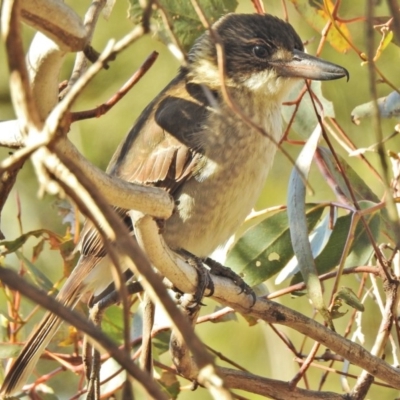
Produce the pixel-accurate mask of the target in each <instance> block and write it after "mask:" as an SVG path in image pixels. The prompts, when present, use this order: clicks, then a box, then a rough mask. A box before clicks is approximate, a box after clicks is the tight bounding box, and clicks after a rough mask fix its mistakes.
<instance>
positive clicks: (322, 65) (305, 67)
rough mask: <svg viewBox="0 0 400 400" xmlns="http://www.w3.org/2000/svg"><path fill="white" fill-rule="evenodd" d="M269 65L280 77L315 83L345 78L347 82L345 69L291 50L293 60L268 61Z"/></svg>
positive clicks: (347, 75)
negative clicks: (310, 80)
mask: <svg viewBox="0 0 400 400" xmlns="http://www.w3.org/2000/svg"><path fill="white" fill-rule="evenodd" d="M269 64H270V65H273V66H274V67H275V69H276V71H277V73H278V75H280V76H286V77H290V78H303V79H313V80H316V81H331V80H334V79H339V78H343V77H344V76H346V77H347V80H349V72H348V71H347V69H345V68H343V67H340V66H339V65H336V64H333V63H330V62H328V61H325V60H321V59H320V58H317V57H314V56H310V55H309V54H307V53H304V52H303V51H300V50H293V58H292V59H291V60H275V61H270V62H269Z"/></svg>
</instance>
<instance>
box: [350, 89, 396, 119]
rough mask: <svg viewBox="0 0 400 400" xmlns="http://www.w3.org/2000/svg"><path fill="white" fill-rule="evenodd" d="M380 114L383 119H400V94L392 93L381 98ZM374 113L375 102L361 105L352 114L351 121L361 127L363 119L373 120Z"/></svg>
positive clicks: (379, 104)
mask: <svg viewBox="0 0 400 400" xmlns="http://www.w3.org/2000/svg"><path fill="white" fill-rule="evenodd" d="M377 103H378V112H379V115H380V116H381V117H382V118H399V117H400V94H399V92H396V91H394V92H392V93H390V94H389V95H387V96H386V97H381V98H379V99H378V101H377ZM373 113H374V102H373V101H370V102H368V103H364V104H360V105H358V106H357V107H355V108H354V109H353V111H352V112H351V120H352V121H353V122H354V123H355V124H357V125H359V124H360V123H361V119H364V118H371V117H372V116H373Z"/></svg>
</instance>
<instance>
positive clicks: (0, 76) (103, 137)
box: [0, 0, 399, 400]
mask: <svg viewBox="0 0 400 400" xmlns="http://www.w3.org/2000/svg"><path fill="white" fill-rule="evenodd" d="M66 3H68V4H70V5H71V6H72V7H73V8H74V9H75V10H76V11H77V12H78V13H79V14H80V15H82V16H83V15H84V13H85V11H86V9H87V7H88V5H89V1H81V0H79V1H78V0H75V1H66ZM264 3H265V6H266V11H267V12H269V13H271V14H275V15H277V16H281V17H283V11H282V6H281V2H280V1H278V0H275V1H265V2H264ZM127 7H128V4H127V2H126V1H117V2H116V5H115V7H114V10H113V13H112V15H111V18H110V20H109V21H106V20H104V19H103V18H100V21H99V23H98V25H97V29H96V32H95V35H94V40H93V46H94V47H95V48H96V49H97V50H98V51H101V50H102V49H103V48H104V47H105V45H106V43H107V41H108V40H109V39H111V38H116V39H118V38H121V37H122V36H123V35H124V34H125V33H127V32H128V31H129V30H130V29H132V23H131V22H130V21H129V20H128V19H127V17H126V15H127ZM287 7H288V12H289V21H290V22H291V24H292V25H293V26H294V27H295V29H296V30H297V32H298V33H299V34H300V36H301V37H302V39H303V40H304V41H309V42H310V43H309V44H308V45H307V50H308V52H309V53H310V54H315V51H316V49H317V46H318V43H319V39H320V36H319V34H318V33H317V32H315V31H314V30H313V29H312V28H310V27H309V26H308V25H307V24H306V23H305V21H304V20H303V18H302V17H301V16H300V15H299V14H298V13H297V11H296V10H295V9H294V7H293V6H292V4H291V3H290V2H287ZM365 7H366V4H365V2H364V1H357V2H342V5H341V8H340V14H341V15H342V16H343V17H346V18H351V17H355V16H359V15H363V13H364V9H365ZM237 12H253V8H252V4H251V1H250V0H240V1H239V7H238V9H237ZM375 12H376V15H379V16H386V15H389V12H388V10H387V8H386V4H385V2H383V1H382V2H379V4H378V5H377V7H376V8H375ZM349 28H350V31H351V34H352V38H353V41H354V43H355V44H356V45H357V47H358V48H360V49H362V51H366V46H365V26H364V23H363V22H357V23H353V24H350V25H349ZM33 33H34V32H33V30H31V29H30V28H29V27H26V26H24V40H25V48H26V49H27V48H28V46H29V42H30V40H31V38H32V35H33ZM378 41H379V35H378V33H377V34H376V43H378ZM153 50H156V51H158V52H159V53H160V55H159V58H158V60H157V62H156V63H155V65H154V66H153V67H152V68H151V69H150V71H149V72H148V73H147V74H146V75H145V77H144V78H143V79H142V80H141V81H140V82H139V83H138V84H137V85H136V86H135V87H134V88H133V89H132V90H131V91H130V92H129V93H128V94H127V96H126V97H125V98H124V99H123V100H122V101H120V102H119V103H118V105H117V106H116V107H114V108H113V109H112V110H111V111H109V112H108V113H107V114H106V115H104V116H102V117H101V119H100V120H98V119H93V120H88V121H82V122H79V123H76V124H74V125H73V126H72V129H71V132H70V134H69V137H70V139H71V140H72V141H73V143H74V144H75V145H76V146H77V147H78V148H79V149H80V151H81V152H82V153H83V154H84V155H85V156H86V157H87V158H88V159H89V160H90V161H91V162H93V163H94V164H95V165H97V166H99V167H100V168H102V169H105V168H106V166H107V164H108V161H109V160H110V158H111V156H112V154H113V152H114V150H115V148H116V146H117V145H118V143H119V142H120V141H121V140H122V139H123V137H124V136H125V134H126V133H127V132H128V130H129V129H130V128H131V127H132V125H133V123H134V121H135V119H136V118H137V117H138V115H139V113H140V112H141V110H142V109H143V108H144V107H145V106H146V105H147V104H148V102H149V101H150V100H151V99H152V98H153V97H154V96H155V95H156V94H157V93H158V92H159V91H160V90H161V89H162V88H163V87H164V86H165V85H166V84H167V83H168V82H169V81H170V80H171V78H173V77H174V75H175V73H176V71H177V69H178V68H179V63H178V61H177V60H176V59H175V58H174V57H173V56H172V55H171V54H170V53H169V52H168V50H166V48H165V46H164V45H163V44H161V43H160V42H158V41H156V40H155V39H153V38H151V37H150V36H147V37H144V38H142V39H141V40H139V41H138V42H137V43H135V44H133V45H132V46H131V47H129V48H128V49H127V50H125V51H124V52H123V53H121V54H120V55H119V56H118V58H117V60H116V61H114V62H112V63H111V68H110V69H109V70H107V71H102V72H101V73H100V74H99V75H98V76H97V77H96V78H95V79H94V80H93V81H92V83H91V84H90V85H89V87H88V88H87V89H85V91H84V93H83V94H82V96H80V98H79V101H78V102H77V103H76V104H75V106H74V110H86V109H90V108H93V107H95V106H97V105H99V104H101V103H103V102H105V101H106V100H107V99H108V98H109V97H111V96H112V95H113V94H114V93H115V92H116V91H117V90H118V89H119V88H120V87H121V86H122V84H123V83H124V82H125V81H126V80H127V79H128V78H129V77H130V76H131V75H132V74H133V72H134V71H135V70H136V69H137V67H138V66H139V65H140V64H141V63H142V62H143V60H144V59H145V58H146V57H147V56H148V55H149V54H150V53H151V52H152V51H153ZM398 52H399V49H398V47H396V46H395V45H393V44H391V45H389V47H388V48H387V49H386V50H385V52H384V53H383V55H382V56H381V58H380V59H379V60H378V62H377V65H378V67H379V68H380V70H381V71H382V72H383V73H384V75H385V76H386V77H387V78H388V79H389V80H390V81H391V82H392V83H394V85H396V86H397V85H398V79H399V75H398V57H399V54H398ZM321 56H322V57H323V58H325V59H327V60H329V61H332V62H335V63H337V64H340V65H342V66H344V67H345V68H347V69H348V71H349V72H350V81H349V82H348V83H346V81H345V80H339V81H334V82H327V83H324V84H323V91H324V95H325V96H326V97H327V98H328V99H329V100H331V101H333V103H334V105H335V112H336V118H337V120H338V122H339V124H340V125H341V126H342V127H343V129H344V131H345V132H346V133H347V134H348V135H349V136H350V137H351V138H352V140H353V141H354V142H355V143H356V145H357V146H358V147H367V146H369V145H371V144H373V143H375V142H376V137H375V133H374V132H373V130H372V124H370V123H369V122H368V121H363V122H362V123H361V125H360V126H355V125H354V124H352V123H351V121H350V113H351V110H352V109H353V108H354V107H355V106H357V105H358V104H361V103H364V102H367V101H369V100H370V95H369V93H370V91H369V85H368V71H367V67H366V66H362V65H361V63H360V59H359V57H358V56H357V54H355V52H353V51H350V52H348V54H339V53H337V52H336V51H335V50H333V49H332V48H331V47H330V46H329V44H326V45H325V47H324V50H323V52H322V54H321ZM73 61H74V56H73V55H70V56H69V57H68V60H67V62H66V63H65V66H64V70H63V76H62V77H61V79H60V80H63V79H67V78H68V76H69V73H70V71H71V68H72V66H73ZM391 91H392V89H390V88H389V87H388V86H387V85H384V84H382V85H378V93H379V96H385V95H387V94H388V93H390V92H391ZM13 118H14V113H13V109H12V105H11V103H10V95H9V87H8V70H7V63H6V58H5V52H4V45H3V44H1V46H0V120H7V119H13ZM394 124H395V123H394V122H393V120H391V121H390V120H389V121H388V120H386V121H383V123H382V129H383V133H384V136H386V135H389V134H390V133H391V132H392V131H393V126H394ZM291 138H292V139H299V138H298V137H297V136H296V135H295V134H293V135H292V136H291ZM398 147H399V139H394V140H392V141H391V142H389V144H388V146H387V148H389V149H391V150H393V151H396V150H397V149H398ZM285 148H286V149H287V150H288V151H289V152H290V154H292V156H293V157H295V156H296V154H298V152H299V151H300V150H301V147H300V146H293V145H288V144H285ZM336 148H337V149H338V151H339V152H340V153H341V154H343V155H345V154H344V153H343V152H342V151H341V150H339V146H336ZM0 152H1V154H0V156H1V157H2V158H4V157H6V156H7V154H8V153H9V150H8V149H0ZM367 157H368V159H369V160H370V161H371V163H372V164H373V165H375V166H377V168H378V170H379V168H380V166H379V162H378V161H379V160H378V157H377V155H376V154H375V153H368V154H367ZM346 158H348V157H346ZM349 162H350V163H351V165H352V166H353V168H354V169H355V170H356V171H357V172H358V173H359V174H360V176H361V177H362V178H363V179H365V181H366V182H367V183H368V184H369V185H370V186H371V187H372V188H373V189H374V190H375V192H376V193H377V194H378V195H379V196H382V193H383V189H382V187H381V186H380V185H379V183H378V182H377V180H376V179H375V178H374V176H372V175H371V174H370V173H369V171H368V170H366V168H365V165H363V163H362V162H361V161H359V160H358V159H350V160H349ZM291 169H292V165H291V163H290V161H289V160H287V158H286V157H284V156H283V155H282V154H281V153H278V155H277V157H276V162H275V165H274V167H273V170H272V172H271V174H270V176H269V178H268V181H267V184H266V186H265V189H264V191H263V195H262V197H261V198H260V200H259V202H258V204H257V208H258V209H261V208H264V207H269V206H275V205H279V204H285V203H286V201H287V199H286V196H287V183H288V178H289V175H290V172H291ZM310 182H311V185H312V187H313V189H314V192H315V193H314V195H313V196H312V197H310V198H309V200H310V201H313V202H316V201H320V200H333V199H334V197H333V195H332V193H331V191H330V189H329V188H328V186H327V184H326V182H325V181H324V179H323V178H322V177H321V176H320V174H319V173H318V171H316V169H315V168H314V169H313V170H312V173H311V176H310ZM37 191H38V185H37V180H36V177H35V174H34V172H33V169H32V166H31V164H30V163H26V164H25V166H24V168H23V170H22V171H21V173H20V174H19V178H18V181H17V184H16V185H15V188H14V190H13V191H12V193H11V195H10V197H9V199H8V202H7V204H6V206H5V208H4V211H3V214H2V221H1V222H2V225H1V228H2V231H3V232H4V234H5V235H6V238H7V239H9V240H11V239H13V238H16V237H17V236H19V234H20V227H19V224H18V219H17V214H18V202H19V203H20V211H21V220H22V224H23V231H24V232H27V231H29V230H33V229H38V228H46V229H50V230H53V231H55V232H58V233H60V234H61V235H62V234H63V233H64V232H65V230H66V227H65V225H62V222H61V217H60V216H59V215H58V210H57V207H55V205H54V203H55V200H56V199H55V198H53V197H51V196H45V198H43V199H38V197H37ZM33 244H35V239H30V241H29V242H28V244H27V245H26V246H25V255H26V256H27V257H28V258H29V257H30V256H31V253H30V252H31V248H30V245H33ZM6 263H7V265H9V266H14V267H18V265H19V261H18V260H17V258H16V257H15V256H13V255H11V256H9V257H7V260H6ZM37 266H38V267H40V268H41V269H43V270H44V271H45V273H46V275H47V276H48V277H49V278H50V279H51V280H53V281H56V280H58V279H59V278H60V276H61V268H62V261H61V258H60V256H59V255H58V253H57V252H56V251H46V252H44V253H43V254H42V255H41V257H40V258H39V260H38V261H37ZM343 283H344V284H346V285H347V286H350V287H354V288H357V282H356V281H355V278H354V277H348V278H347V277H346V278H344V282H343ZM285 285H286V283H283V284H282V285H280V287H284V286H285ZM268 286H269V288H270V290H274V289H275V286H274V284H273V280H271V282H268ZM327 289H329V285H328V287H327ZM328 293H329V291H328ZM278 301H280V302H282V303H283V304H285V305H287V306H289V307H291V308H294V309H296V310H299V311H301V312H303V313H304V314H306V315H308V316H312V308H311V307H310V305H309V304H308V301H307V298H306V297H302V298H297V299H292V298H290V297H289V296H286V297H283V298H281V299H279V300H278ZM205 302H206V304H207V307H204V311H203V313H206V312H210V311H211V310H212V309H213V307H215V305H216V304H214V303H213V302H212V301H211V300H209V299H206V301H205ZM365 306H366V308H367V310H368V313H366V315H365V317H364V320H363V330H364V333H365V334H366V343H365V346H366V348H367V349H369V348H370V346H371V345H372V343H373V340H374V339H375V336H376V333H377V328H378V326H376V324H377V319H376V318H375V319H374V318H372V316H374V315H376V313H379V310H378V308H377V306H376V305H375V303H374V302H372V301H371V300H367V302H366V304H365ZM28 307H29V305H28ZM0 311H1V312H6V309H5V302H4V301H3V299H2V298H1V297H0ZM368 316H369V317H368ZM369 318H370V320H369ZM347 320H348V318H347V317H345V318H342V319H340V320H337V321H336V328H337V331H338V332H339V333H341V334H343V332H344V329H345V326H346V324H347ZM379 320H380V319H379ZM278 328H279V327H278ZM29 329H30V328H29V327H27V328H26V332H29ZM282 330H283V331H284V332H285V333H286V334H288V335H289V336H290V338H291V340H293V342H294V343H295V345H296V346H299V345H300V343H301V340H302V338H301V337H300V336H299V335H296V334H294V333H293V331H290V330H288V329H286V328H282ZM196 331H197V332H198V334H199V335H200V336H201V338H202V339H203V340H204V342H205V343H206V344H208V345H210V346H211V347H213V348H214V349H217V350H218V351H219V352H221V353H223V354H224V355H226V356H227V357H230V358H232V359H234V360H235V361H236V362H238V363H239V364H241V365H242V366H244V367H245V368H248V369H249V370H250V371H251V372H253V373H256V374H260V375H263V376H267V377H270V378H276V379H281V380H290V379H291V378H293V376H294V375H295V373H296V372H297V368H298V367H297V364H296V363H295V362H294V361H293V355H292V354H291V353H290V352H289V350H288V349H287V348H286V347H285V346H284V345H283V344H282V342H281V341H279V340H278V339H277V337H276V336H275V334H274V333H273V332H272V331H271V329H270V328H269V327H268V326H266V325H265V324H258V325H256V326H254V327H251V328H249V327H248V324H247V322H246V321H245V320H244V319H243V318H242V317H241V316H239V317H238V321H237V322H235V321H230V322H227V323H224V324H210V323H209V324H203V325H201V326H199V327H198V328H197V329H196ZM61 336H62V333H60V334H59V337H61ZM2 339H4V338H2ZM311 345H312V342H311V341H307V343H306V348H305V351H307V349H309V348H310V347H311ZM221 364H223V363H221ZM51 367H54V364H53V363H49V368H50V369H51ZM336 367H339V364H337V365H336ZM44 368H45V367H44ZM321 374H322V373H321V371H320V370H317V369H312V368H311V370H310V372H309V375H308V377H309V382H310V383H311V386H312V388H313V389H316V384H315V382H318V379H319V378H320V377H321ZM70 375H71V380H69V381H68V384H67V385H66V384H65V383H66V380H65V378H64V377H63V375H60V378H55V379H54V380H52V381H51V384H52V385H53V387H56V388H59V391H57V395H58V396H59V398H68V397H69V396H70V395H71V393H73V392H70V390H73V387H72V383H71V382H72V380H73V379H74V378H73V375H72V374H70ZM56 379H58V381H57V380H56ZM53 382H54V383H53ZM353 383H354V380H350V384H353ZM186 384H187V383H186V382H185V385H186ZM324 390H332V391H336V392H339V393H340V392H341V389H340V383H339V378H338V376H337V375H334V374H331V375H329V377H328V381H327V384H326V385H325V386H324ZM369 394H370V395H369V396H368V397H369V398H371V399H374V398H379V399H382V400H384V399H393V398H394V397H396V396H397V394H396V392H394V391H390V390H388V389H384V390H382V389H379V388H374V389H372V390H371V391H370V393H369ZM243 395H244V396H245V397H247V398H251V399H257V398H260V397H259V396H255V395H251V394H249V393H246V394H243ZM180 398H181V399H208V398H209V397H208V394H207V393H206V392H205V391H204V390H202V389H199V390H197V391H196V392H190V391H187V392H186V393H185V394H183V395H182V396H181V397H180Z"/></svg>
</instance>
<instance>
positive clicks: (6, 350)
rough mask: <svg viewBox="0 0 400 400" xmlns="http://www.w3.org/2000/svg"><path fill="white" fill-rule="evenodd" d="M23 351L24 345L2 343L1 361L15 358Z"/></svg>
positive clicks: (0, 345) (0, 344)
mask: <svg viewBox="0 0 400 400" xmlns="http://www.w3.org/2000/svg"><path fill="white" fill-rule="evenodd" d="M21 349H22V345H20V344H12V343H0V359H1V360H6V359H8V358H14V357H16V356H17V355H18V354H19V353H20V351H21Z"/></svg>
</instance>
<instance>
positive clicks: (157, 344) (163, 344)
mask: <svg viewBox="0 0 400 400" xmlns="http://www.w3.org/2000/svg"><path fill="white" fill-rule="evenodd" d="M170 338H171V331H164V332H160V333H158V334H157V335H156V336H155V337H154V338H153V339H152V343H153V347H154V349H155V350H157V354H158V355H160V354H163V353H166V352H168V351H169V342H170Z"/></svg>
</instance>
